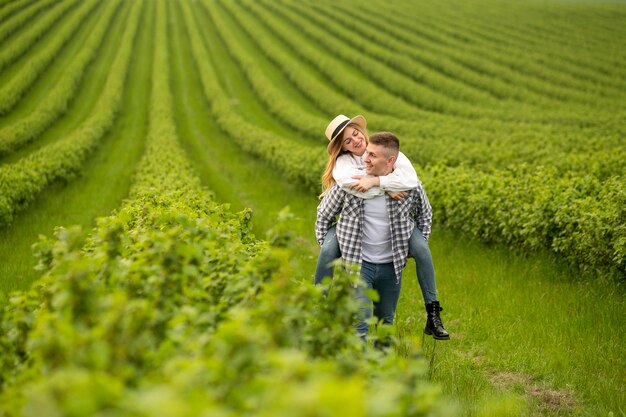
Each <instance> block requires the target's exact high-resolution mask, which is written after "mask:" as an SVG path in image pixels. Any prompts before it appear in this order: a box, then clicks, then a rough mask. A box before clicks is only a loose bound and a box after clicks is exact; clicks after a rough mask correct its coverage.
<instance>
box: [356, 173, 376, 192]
mask: <svg viewBox="0 0 626 417" xmlns="http://www.w3.org/2000/svg"><path fill="white" fill-rule="evenodd" d="M352 178H354V179H355V180H357V182H355V183H354V184H352V185H350V188H352V189H353V190H356V191H359V192H362V193H363V192H365V191H367V190H369V189H370V188H372V187H377V186H379V185H380V179H379V178H378V177H364V176H363V175H355V176H353V177H352Z"/></svg>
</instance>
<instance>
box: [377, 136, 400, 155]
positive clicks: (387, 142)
mask: <svg viewBox="0 0 626 417" xmlns="http://www.w3.org/2000/svg"><path fill="white" fill-rule="evenodd" d="M370 143H371V144H374V145H381V146H382V147H384V148H385V150H386V153H387V155H386V156H387V157H390V156H398V152H400V139H398V137H397V136H396V135H394V134H393V133H391V132H377V133H374V134H373V135H372V136H370Z"/></svg>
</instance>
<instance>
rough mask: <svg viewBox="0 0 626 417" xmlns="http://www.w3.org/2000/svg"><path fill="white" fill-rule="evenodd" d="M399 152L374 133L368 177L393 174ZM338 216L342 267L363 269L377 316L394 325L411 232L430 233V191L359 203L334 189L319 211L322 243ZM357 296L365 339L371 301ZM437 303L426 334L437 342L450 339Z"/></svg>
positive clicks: (390, 138)
mask: <svg viewBox="0 0 626 417" xmlns="http://www.w3.org/2000/svg"><path fill="white" fill-rule="evenodd" d="M399 151H400V141H399V140H398V138H397V137H396V136H395V135H393V134H392V133H389V132H380V133H376V134H374V135H372V136H371V137H370V141H369V144H368V145H367V148H366V156H365V159H364V162H365V167H366V168H365V169H366V173H367V175H371V176H384V175H389V174H390V173H391V172H392V171H393V166H394V163H395V162H396V160H397V158H398V153H399ZM338 214H341V216H340V218H339V221H338V223H337V229H336V231H337V239H338V241H339V246H340V249H341V253H342V255H343V259H344V263H347V264H355V265H358V266H359V267H360V272H361V278H362V279H363V281H364V283H365V287H366V288H368V289H374V290H376V291H377V292H378V295H379V300H378V301H377V302H374V315H375V316H376V317H377V318H378V319H379V320H382V321H383V323H385V324H393V320H394V316H395V311H396V305H397V303H398V298H399V296H400V288H401V280H402V268H404V266H405V265H406V258H407V255H408V251H409V238H410V237H411V233H412V232H413V229H414V228H415V227H417V228H418V229H419V230H420V231H421V232H422V235H423V236H424V239H428V235H429V234H430V225H431V222H432V210H431V207H430V203H429V202H428V198H427V196H426V193H425V192H424V189H423V188H422V186H421V184H418V186H417V188H415V189H412V190H409V191H408V192H407V196H406V198H404V199H400V200H394V199H392V198H391V197H389V195H388V194H387V193H385V194H383V195H381V196H378V197H374V198H371V199H361V198H358V197H356V196H354V195H352V194H349V193H347V192H345V191H344V190H342V189H341V188H339V187H338V186H337V185H335V186H333V187H332V188H331V189H330V190H329V191H328V193H327V194H326V195H325V197H324V199H323V200H322V201H321V203H320V205H319V206H318V208H317V221H316V223H315V233H316V237H317V239H318V242H319V243H320V244H322V243H323V241H324V236H325V235H326V232H327V231H328V228H329V227H330V226H331V225H332V223H333V222H334V220H335V218H336V216H337V215H338ZM357 298H358V299H359V300H361V302H362V303H363V306H364V307H363V314H362V317H360V319H359V322H358V324H357V331H358V333H359V335H360V336H361V337H365V335H366V334H367V331H368V325H367V322H366V319H367V318H369V317H370V316H371V311H370V310H371V309H370V303H371V301H370V300H369V299H368V298H367V296H366V294H365V292H364V291H363V289H360V290H358V291H357ZM435 303H436V304H435ZM435 303H430V304H428V305H427V312H428V318H427V325H426V329H425V330H424V331H425V332H426V333H427V334H433V335H434V336H435V335H436V336H437V337H436V338H438V339H449V335H448V334H447V332H446V331H445V329H443V325H442V324H441V318H440V317H439V311H440V310H441V308H440V307H439V303H438V302H435Z"/></svg>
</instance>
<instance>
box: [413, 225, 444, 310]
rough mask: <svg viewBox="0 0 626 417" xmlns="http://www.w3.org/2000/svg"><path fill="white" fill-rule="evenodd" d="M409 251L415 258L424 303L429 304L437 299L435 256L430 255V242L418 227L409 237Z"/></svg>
mask: <svg viewBox="0 0 626 417" xmlns="http://www.w3.org/2000/svg"><path fill="white" fill-rule="evenodd" d="M409 253H410V254H411V256H413V259H415V272H416V273H417V282H419V284H420V288H421V290H422V297H424V303H425V304H429V303H432V302H433V301H437V285H436V284H435V267H434V265H433V258H432V256H431V255H430V248H429V247H428V242H426V239H424V235H422V232H421V231H420V230H419V229H418V228H417V227H416V228H415V229H413V233H411V238H410V239H409Z"/></svg>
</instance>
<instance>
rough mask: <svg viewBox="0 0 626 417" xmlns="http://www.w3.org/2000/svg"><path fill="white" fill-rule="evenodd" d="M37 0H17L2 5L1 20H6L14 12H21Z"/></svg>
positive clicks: (0, 9) (0, 10)
mask: <svg viewBox="0 0 626 417" xmlns="http://www.w3.org/2000/svg"><path fill="white" fill-rule="evenodd" d="M34 1H35V0H15V1H13V2H12V3H11V4H8V5H6V7H1V6H0V22H6V21H7V19H9V18H11V17H12V16H13V15H14V14H16V13H19V12H20V11H21V10H23V9H26V8H28V7H29V6H30V5H31V3H34Z"/></svg>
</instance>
